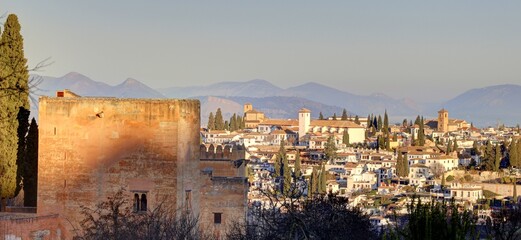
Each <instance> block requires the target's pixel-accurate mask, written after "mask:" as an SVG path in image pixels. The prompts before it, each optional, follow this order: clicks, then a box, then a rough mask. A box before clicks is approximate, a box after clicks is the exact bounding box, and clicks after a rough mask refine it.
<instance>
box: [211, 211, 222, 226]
mask: <svg viewBox="0 0 521 240" xmlns="http://www.w3.org/2000/svg"><path fill="white" fill-rule="evenodd" d="M222 215H223V214H222V213H213V223H214V224H221V221H222Z"/></svg>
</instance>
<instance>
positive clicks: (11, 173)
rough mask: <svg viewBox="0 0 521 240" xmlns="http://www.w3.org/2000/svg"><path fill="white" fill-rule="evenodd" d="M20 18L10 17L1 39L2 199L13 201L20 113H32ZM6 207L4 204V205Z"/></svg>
mask: <svg viewBox="0 0 521 240" xmlns="http://www.w3.org/2000/svg"><path fill="white" fill-rule="evenodd" d="M20 30H21V27H20V24H19V22H18V17H17V16H16V15H14V14H10V15H9V16H8V17H7V20H6V21H5V23H4V29H3V32H2V36H1V39H0V106H2V107H0V139H1V141H0V159H1V160H0V197H1V198H2V199H3V200H5V198H10V197H14V195H15V191H16V185H17V184H18V183H17V182H16V176H17V165H16V162H17V152H18V126H19V122H18V121H19V120H18V113H19V111H20V108H23V109H29V84H28V81H29V70H28V69H27V59H25V57H24V48H23V37H22V35H21V34H20ZM2 206H5V204H2Z"/></svg>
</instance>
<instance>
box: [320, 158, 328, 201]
mask: <svg viewBox="0 0 521 240" xmlns="http://www.w3.org/2000/svg"><path fill="white" fill-rule="evenodd" d="M326 174H327V172H326V166H325V164H322V167H321V169H320V175H319V179H318V182H319V184H318V192H319V193H320V194H324V193H326V191H327V179H326Z"/></svg>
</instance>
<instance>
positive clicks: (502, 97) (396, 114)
mask: <svg viewBox="0 0 521 240" xmlns="http://www.w3.org/2000/svg"><path fill="white" fill-rule="evenodd" d="M33 77H38V76H33ZM40 79H41V82H40V84H39V85H38V86H37V88H38V89H37V90H36V91H33V94H32V99H31V100H32V101H31V102H32V113H36V112H37V109H36V107H35V106H37V99H36V96H37V95H47V96H54V94H55V92H56V90H60V89H70V90H71V91H73V92H75V93H77V94H79V95H81V96H109V97H123V98H167V97H168V98H197V99H199V100H200V101H201V122H202V123H203V124H204V123H205V122H206V120H207V119H208V114H209V113H210V112H215V110H216V109H217V108H218V107H220V108H221V109H222V111H223V114H224V117H225V118H228V117H230V116H231V115H232V114H233V113H242V106H243V104H244V103H246V102H250V103H252V104H253V106H254V108H256V109H259V110H261V111H264V112H265V114H266V115H267V116H268V117H270V118H296V117H297V111H298V109H300V108H302V107H305V108H308V109H310V110H311V111H312V117H318V114H319V112H322V113H323V114H324V116H331V115H333V114H334V113H336V114H337V115H340V114H341V113H342V110H343V109H344V108H345V109H347V110H348V112H349V113H350V114H351V115H355V114H357V115H359V116H367V115H368V114H370V113H375V114H383V112H384V111H385V110H387V112H388V113H389V116H390V118H391V120H392V121H396V122H398V121H400V120H401V119H403V118H408V119H411V118H414V117H415V116H416V115H425V116H426V117H429V116H431V117H435V116H436V114H437V111H438V110H439V109H440V108H442V107H444V108H445V109H447V110H448V111H449V117H451V118H462V119H465V120H467V121H469V122H473V123H474V124H475V125H477V126H488V125H496V124H497V123H498V122H500V123H505V124H507V125H513V124H517V123H519V122H521V104H518V103H520V102H521V86H519V85H498V86H490V87H486V88H480V89H472V90H469V91H467V92H465V93H463V94H461V95H459V96H457V97H455V98H453V99H450V100H448V101H443V100H441V99H440V102H439V103H436V104H430V105H422V104H418V103H417V102H415V101H414V100H413V99H394V98H391V97H389V96H386V95H385V94H382V93H378V94H372V95H368V96H364V95H356V94H352V93H349V92H344V91H340V90H338V89H335V88H332V87H328V86H325V85H322V84H319V83H314V82H310V83H306V84H302V85H299V86H295V87H290V88H287V89H283V88H280V87H277V86H275V85H273V84H272V83H270V82H268V81H266V80H259V79H255V80H250V81H246V82H221V83H215V84H211V85H207V86H191V87H171V88H163V89H157V90H155V89H152V88H150V87H148V86H147V85H145V84H143V83H141V82H139V81H138V80H135V79H132V78H128V79H127V80H125V81H124V82H122V83H121V84H119V85H116V86H111V85H108V84H106V83H103V82H99V81H94V80H92V79H90V78H88V77H86V76H84V75H82V74H80V73H75V72H71V73H68V74H66V75H64V76H62V77H46V76H42V77H41V78H40ZM33 115H34V114H33Z"/></svg>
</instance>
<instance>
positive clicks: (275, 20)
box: [2, 0, 521, 101]
mask: <svg viewBox="0 0 521 240" xmlns="http://www.w3.org/2000/svg"><path fill="white" fill-rule="evenodd" d="M2 11H3V12H7V13H15V14H17V15H18V16H19V18H20V21H21V24H22V34H23V35H24V37H25V51H26V57H27V58H28V59H29V64H30V66H34V65H35V64H36V63H37V62H39V61H41V60H43V59H46V58H48V57H51V58H52V61H54V64H52V65H51V66H49V67H47V68H45V70H44V72H42V73H41V74H43V75H48V76H62V75H64V74H66V73H68V72H70V71H77V72H80V73H82V74H85V75H87V76H89V77H91V78H92V79H94V80H98V81H104V82H107V83H109V84H118V83H120V82H122V81H123V80H125V79H126V78H127V77H133V78H136V79H138V80H140V81H142V82H144V83H145V84H147V85H149V86H152V87H156V88H157V87H169V86H190V85H207V84H210V83H214V82H219V81H246V80H250V79H256V78H257V79H266V80H268V81H270V82H272V83H274V84H275V85H278V86H281V87H289V86H295V85H298V84H302V83H306V82H310V81H315V82H320V83H323V84H325V85H328V86H333V87H336V88H338V89H341V90H345V91H348V92H351V93H355V94H364V95H366V94H371V93H374V92H383V93H385V94H387V95H389V96H392V97H397V98H402V97H411V98H414V99H417V100H419V101H422V99H423V100H426V101H432V100H437V99H440V98H449V97H453V96H455V95H456V94H459V93H461V92H462V91H464V90H467V89H469V88H472V87H485V86H489V85H494V84H504V83H513V84H521V1H476V0H473V1H327V2H326V1H302V0H300V1H182V2H181V1H157V0H156V1H142V0H139V1H134V0H125V1H116V0H110V1H98V0H91V1H70V0H62V1H57V0H51V1H41V0H40V1H37V0H31V1H29V0H27V1H8V2H5V3H2ZM4 19H5V18H4Z"/></svg>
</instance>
